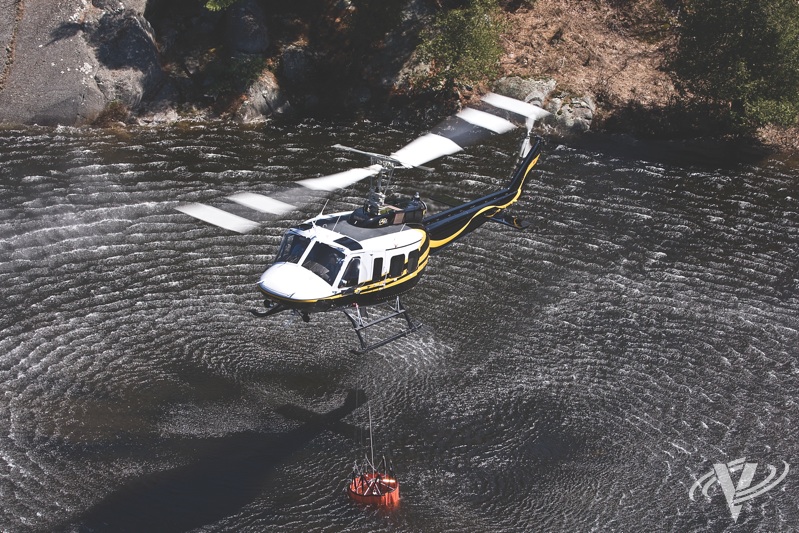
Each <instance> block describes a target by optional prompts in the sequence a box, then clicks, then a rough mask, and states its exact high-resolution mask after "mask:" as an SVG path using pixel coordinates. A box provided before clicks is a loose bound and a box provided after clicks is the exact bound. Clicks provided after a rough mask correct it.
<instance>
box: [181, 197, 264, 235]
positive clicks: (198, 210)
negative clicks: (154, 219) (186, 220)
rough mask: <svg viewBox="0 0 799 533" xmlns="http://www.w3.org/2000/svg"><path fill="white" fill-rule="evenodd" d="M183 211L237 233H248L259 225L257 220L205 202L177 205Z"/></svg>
mask: <svg viewBox="0 0 799 533" xmlns="http://www.w3.org/2000/svg"><path fill="white" fill-rule="evenodd" d="M175 209H177V210H178V211H180V212H181V213H186V214H187V215H189V216H193V217H194V218H198V219H200V220H202V221H203V222H208V223H209V224H213V225H214V226H219V227H220V228H224V229H227V230H230V231H235V232H237V233H248V232H250V231H252V230H254V229H255V228H257V227H258V223H257V222H253V221H252V220H248V219H246V218H244V217H240V216H238V215H234V214H232V213H228V212H227V211H222V210H221V209H217V208H216V207H211V206H210V205H205V204H185V205H181V206H178V207H176V208H175Z"/></svg>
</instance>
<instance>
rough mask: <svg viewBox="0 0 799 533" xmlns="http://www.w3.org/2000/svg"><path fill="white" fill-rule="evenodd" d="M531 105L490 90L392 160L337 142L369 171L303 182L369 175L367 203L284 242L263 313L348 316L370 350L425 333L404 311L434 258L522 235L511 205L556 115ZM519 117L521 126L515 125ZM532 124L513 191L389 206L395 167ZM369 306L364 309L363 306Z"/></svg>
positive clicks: (260, 199) (223, 214)
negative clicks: (534, 133)
mask: <svg viewBox="0 0 799 533" xmlns="http://www.w3.org/2000/svg"><path fill="white" fill-rule="evenodd" d="M548 114H549V113H548V112H547V111H544V110H543V109H541V108H539V107H537V106H534V105H532V104H529V103H526V102H522V101H520V100H516V99H513V98H509V97H506V96H501V95H498V94H494V93H489V94H487V95H486V96H485V97H483V100H482V102H481V109H474V108H465V109H464V110H462V111H461V112H459V113H458V114H457V115H455V116H454V117H450V119H447V120H446V121H444V122H443V123H442V124H441V125H439V127H437V128H436V129H435V130H434V131H433V132H431V133H427V134H425V135H423V136H421V137H420V138H418V139H416V140H415V141H413V142H411V143H410V144H408V145H406V146H405V147H404V148H402V149H400V150H398V151H396V152H394V153H393V154H391V155H388V156H385V155H381V154H375V153H371V152H364V151H361V150H356V149H353V148H347V147H344V146H340V145H336V147H337V148H341V149H344V150H348V151H351V152H355V153H358V154H361V155H364V156H367V157H369V158H370V159H371V164H370V165H369V166H367V167H362V168H354V169H350V170H347V171H344V172H340V173H337V174H333V175H329V176H322V177H318V178H311V179H306V180H302V181H300V182H299V184H300V185H302V186H303V187H305V188H307V189H311V190H314V191H332V190H335V189H339V188H343V187H347V186H350V185H352V184H354V183H356V182H358V181H360V180H363V179H366V178H371V179H372V186H371V187H370V191H369V194H368V196H367V198H366V201H365V202H364V204H363V205H362V206H361V207H358V208H357V209H355V210H353V211H346V212H340V213H333V214H320V215H318V216H316V217H314V218H311V219H309V220H306V221H305V222H303V223H302V224H299V225H298V226H294V227H291V228H289V229H288V230H287V231H286V233H285V235H284V236H283V240H282V243H281V245H280V247H279V249H278V251H277V255H276V257H275V260H274V262H273V263H272V265H271V266H269V267H268V268H267V269H266V271H265V272H264V273H263V274H262V275H261V278H260V280H259V282H258V286H259V288H260V290H261V292H262V293H263V295H264V296H265V298H266V299H265V302H264V306H265V309H264V310H261V311H259V310H253V311H252V312H253V314H255V315H256V316H259V317H267V316H270V315H273V314H275V313H279V312H282V311H287V310H291V311H294V312H296V313H299V314H300V315H301V316H302V318H303V320H305V321H306V322H307V321H308V320H309V317H310V314H311V313H316V312H321V311H329V310H332V309H342V310H344V312H345V314H346V315H347V317H348V318H349V319H350V321H351V322H352V325H353V328H354V330H355V332H356V333H357V335H358V338H359V340H360V349H358V350H354V351H355V352H357V353H362V352H365V351H368V350H371V349H374V348H376V347H378V346H382V345H385V344H387V343H389V342H391V341H393V340H395V339H397V338H399V337H401V336H404V335H407V334H408V333H411V332H413V331H415V330H417V329H418V328H419V327H420V325H419V324H415V323H414V322H413V321H412V320H411V318H410V315H409V314H408V311H407V310H406V309H405V308H404V307H403V306H402V303H401V302H400V296H401V295H402V294H404V293H406V292H408V291H409V290H411V289H412V288H413V287H414V286H415V285H416V283H417V282H418V281H419V278H420V277H421V276H422V273H423V272H424V271H425V268H426V267H427V265H428V261H429V258H430V255H431V254H433V253H435V252H437V251H439V250H441V249H442V248H444V247H445V246H447V245H449V244H451V243H452V242H454V241H455V240H456V239H458V238H460V237H463V236H464V235H466V234H468V233H470V232H471V231H473V230H475V229H476V228H478V227H480V226H481V225H482V224H484V223H485V222H488V221H493V222H499V223H502V224H506V225H508V226H511V227H514V228H518V229H522V228H525V227H527V224H525V223H524V222H521V221H518V220H517V219H515V218H513V217H510V216H509V215H508V214H506V213H505V209H506V208H508V207H509V206H510V205H512V204H513V203H515V202H516V201H517V200H518V199H519V197H520V196H521V194H522V191H523V188H524V185H525V183H527V180H528V177H529V175H530V171H531V170H532V168H533V166H534V165H535V164H536V162H537V161H538V157H539V155H540V152H541V143H542V141H541V139H540V138H535V139H534V140H532V141H531V130H532V127H533V125H534V123H535V121H536V120H539V119H541V118H543V117H544V116H546V115H548ZM517 119H520V120H517ZM519 121H522V122H524V123H525V124H526V127H527V133H526V135H525V137H524V139H523V141H522V145H521V149H520V153H519V161H518V164H517V166H516V169H515V171H514V172H513V174H512V176H511V178H510V182H509V183H508V185H507V187H505V188H503V189H500V190H498V191H496V192H493V193H491V194H487V195H485V196H483V197H481V198H478V199H476V200H472V201H470V202H467V203H464V204H461V205H456V206H453V207H451V208H449V209H446V210H444V211H442V212H440V213H436V214H432V215H428V214H427V212H426V211H427V207H426V205H425V203H424V202H423V201H422V200H421V199H420V198H419V195H418V193H417V194H416V195H415V196H414V197H413V198H412V199H410V201H408V202H407V203H406V204H405V205H401V206H395V205H389V204H387V203H386V190H387V188H388V186H389V184H390V181H391V178H392V176H393V172H394V170H395V169H397V168H412V167H419V168H425V167H423V166H422V165H424V164H425V163H427V162H428V161H431V160H433V159H436V158H438V157H442V156H445V155H451V154H454V153H456V152H458V151H460V150H462V149H463V148H464V147H465V146H467V145H468V144H471V142H473V141H474V140H475V139H477V138H479V137H480V136H481V135H482V136H485V135H488V134H493V133H506V132H508V131H510V130H512V129H514V128H515V127H516V122H519ZM229 199H230V200H232V201H234V202H236V203H238V204H241V205H244V206H246V207H248V208H250V209H254V210H257V211H259V212H262V213H271V214H285V213H287V212H289V211H291V210H293V209H296V208H295V206H293V205H290V204H288V203H285V202H282V201H279V200H276V199H275V198H271V197H267V196H263V195H260V194H255V193H239V194H236V195H233V196H230V197H229ZM177 209H178V210H179V211H182V212H183V213H186V214H188V215H191V216H193V217H196V218H199V219H201V220H203V221H206V222H209V223H211V224H215V225H217V226H220V227H223V228H226V229H229V230H233V231H237V232H242V233H243V232H248V231H252V230H253V229H254V228H255V227H257V226H258V223H255V222H253V221H250V220H248V219H245V218H243V217H240V216H238V215H233V214H232V213H229V212H227V211H224V210H221V209H217V208H215V207H211V206H208V205H205V204H196V203H195V204H187V205H182V206H179V207H178V208H177ZM384 302H393V304H391V305H390V308H389V310H390V312H389V313H388V314H386V315H383V316H380V317H377V318H370V315H369V313H368V311H367V309H366V308H368V307H369V306H373V305H375V304H379V303H384ZM362 308H363V309H362ZM394 317H401V318H404V319H405V321H406V324H407V326H406V327H405V326H404V327H403V329H402V330H401V331H399V332H397V333H395V334H393V335H391V336H389V337H387V338H384V339H382V340H380V341H378V342H374V343H367V342H366V340H365V338H364V336H363V331H364V330H365V329H366V328H369V327H371V326H373V325H376V324H377V323H380V322H383V321H385V320H386V319H390V318H394Z"/></svg>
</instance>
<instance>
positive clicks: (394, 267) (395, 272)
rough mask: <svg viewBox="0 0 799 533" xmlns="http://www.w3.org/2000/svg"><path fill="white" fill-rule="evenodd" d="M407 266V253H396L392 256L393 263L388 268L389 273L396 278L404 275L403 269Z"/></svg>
mask: <svg viewBox="0 0 799 533" xmlns="http://www.w3.org/2000/svg"><path fill="white" fill-rule="evenodd" d="M404 268H405V254H400V255H395V256H394V257H392V258H391V263H390V264H389V268H388V275H389V276H391V277H392V278H396V277H398V276H400V275H402V271H403V270H404Z"/></svg>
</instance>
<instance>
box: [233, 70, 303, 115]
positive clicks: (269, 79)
mask: <svg viewBox="0 0 799 533" xmlns="http://www.w3.org/2000/svg"><path fill="white" fill-rule="evenodd" d="M290 111H291V106H290V105H289V102H288V100H287V99H286V97H285V96H284V94H283V91H282V90H281V89H280V85H279V84H278V81H277V78H276V77H275V75H274V73H273V72H271V71H269V70H265V71H264V72H263V73H262V74H261V75H260V76H259V78H258V79H257V80H256V81H255V82H254V83H253V84H252V85H250V88H249V89H248V91H247V94H246V96H245V100H244V103H242V104H241V106H240V107H239V109H238V111H237V112H236V119H237V120H239V121H240V122H245V123H249V122H260V121H262V120H265V119H267V118H269V117H271V116H274V115H282V114H285V113H288V112H290Z"/></svg>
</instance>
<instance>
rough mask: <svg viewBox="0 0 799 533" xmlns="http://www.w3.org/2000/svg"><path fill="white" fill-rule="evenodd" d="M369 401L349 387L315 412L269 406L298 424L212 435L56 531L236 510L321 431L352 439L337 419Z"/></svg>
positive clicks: (158, 527) (83, 532)
mask: <svg viewBox="0 0 799 533" xmlns="http://www.w3.org/2000/svg"><path fill="white" fill-rule="evenodd" d="M366 401H367V398H366V394H365V392H363V391H361V390H355V389H351V390H349V391H348V394H347V397H346V399H345V400H344V402H343V403H342V404H341V405H340V406H339V407H336V408H335V409H333V410H331V411H328V412H327V413H324V414H318V413H315V412H312V411H309V410H306V409H304V408H302V407H299V406H295V405H290V404H287V405H282V406H279V407H277V408H276V409H275V411H276V412H277V413H278V414H280V415H281V416H284V417H286V418H289V419H294V420H299V421H301V422H302V425H301V426H299V427H297V428H295V429H293V430H290V431H288V432H286V433H283V434H279V435H264V434H261V433H256V432H252V431H248V432H244V433H240V434H237V435H233V436H230V437H224V438H222V439H217V440H218V442H216V443H214V445H213V446H211V449H210V451H207V452H205V453H204V454H203V456H202V457H201V458H200V459H198V460H195V461H193V462H192V463H190V464H188V465H185V466H181V467H177V468H173V469H169V470H166V471H161V472H156V473H153V474H149V475H147V476H144V477H141V478H137V479H134V480H133V481H131V482H129V483H127V484H125V485H123V486H122V487H121V488H119V489H117V490H116V491H115V492H113V493H112V494H110V495H109V496H108V497H106V498H105V499H104V500H102V501H100V502H98V503H97V504H96V505H94V506H93V507H91V508H90V509H88V510H87V511H86V512H84V513H83V514H82V515H80V516H79V517H78V518H77V519H73V520H71V521H70V522H69V523H68V524H65V525H63V526H62V527H61V528H60V529H59V531H63V532H79V533H89V532H94V531H117V532H120V531H122V532H124V531H130V532H134V531H136V532H140V531H163V532H171V531H174V532H178V531H188V530H192V529H196V528H198V527H201V526H204V525H207V524H212V523H214V522H216V521H218V520H221V519H223V518H225V517H227V516H231V515H234V514H235V513H236V512H238V511H239V510H240V509H242V508H243V507H245V506H246V505H247V504H249V503H251V502H252V501H254V500H255V499H256V498H257V497H258V496H259V494H260V493H261V492H262V490H263V487H264V485H265V482H267V481H268V479H269V478H270V477H271V476H272V475H273V474H274V472H275V470H276V468H277V467H278V466H279V465H280V464H282V463H283V462H285V461H286V460H287V459H288V458H290V457H291V456H292V455H294V454H295V453H297V452H298V451H299V450H300V449H302V448H303V447H304V446H305V445H306V444H308V443H309V442H310V441H311V440H313V439H314V438H315V437H317V436H318V435H320V434H322V433H323V432H325V431H334V432H336V433H339V434H342V435H345V436H347V437H350V438H351V437H352V435H354V434H356V432H357V431H358V428H356V427H354V426H352V425H351V424H348V423H346V422H343V421H342V420H343V418H344V417H346V416H347V415H349V414H350V413H352V412H353V411H355V409H357V408H358V407H360V406H361V405H364V404H365V403H366Z"/></svg>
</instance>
